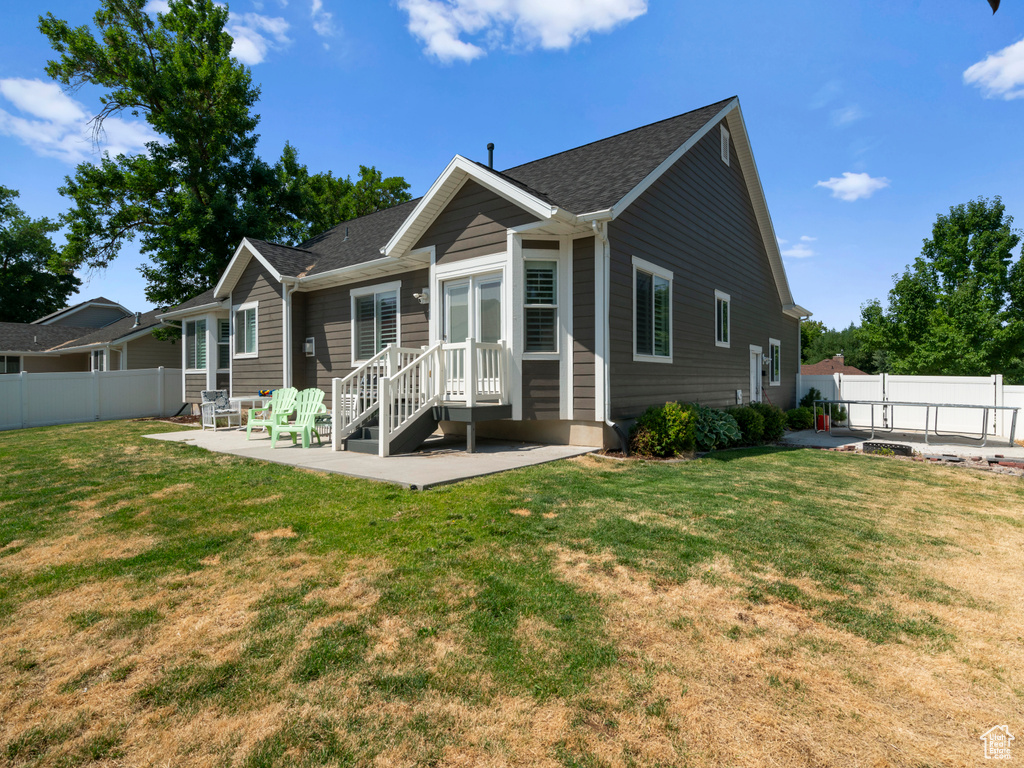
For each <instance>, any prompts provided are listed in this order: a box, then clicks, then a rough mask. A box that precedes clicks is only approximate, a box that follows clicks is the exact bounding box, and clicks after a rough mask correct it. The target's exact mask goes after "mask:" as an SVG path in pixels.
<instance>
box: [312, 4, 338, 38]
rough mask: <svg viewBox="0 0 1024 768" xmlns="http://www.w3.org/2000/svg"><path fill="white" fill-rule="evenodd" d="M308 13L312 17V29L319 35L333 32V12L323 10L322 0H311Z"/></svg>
mask: <svg viewBox="0 0 1024 768" xmlns="http://www.w3.org/2000/svg"><path fill="white" fill-rule="evenodd" d="M309 15H310V17H311V18H312V19H313V31H314V32H316V33H317V34H318V35H320V37H331V36H332V35H333V34H334V32H335V30H334V14H333V13H331V12H330V11H325V10H324V0H313V4H312V6H311V9H310V14H309Z"/></svg>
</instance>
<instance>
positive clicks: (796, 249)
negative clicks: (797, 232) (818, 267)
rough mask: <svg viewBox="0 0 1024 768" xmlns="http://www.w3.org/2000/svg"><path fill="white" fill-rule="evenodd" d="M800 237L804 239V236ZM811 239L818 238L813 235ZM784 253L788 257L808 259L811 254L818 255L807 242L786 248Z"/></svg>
mask: <svg viewBox="0 0 1024 768" xmlns="http://www.w3.org/2000/svg"><path fill="white" fill-rule="evenodd" d="M800 239H801V240H803V239H804V238H802V237H801V238H800ZM810 239H811V240H816V239H817V238H814V237H812V238H810ZM782 255H783V256H785V257H786V258H787V259H807V258H810V257H811V256H816V255H817V254H816V253H815V252H814V251H813V250H812V249H811V248H809V247H808V246H807V244H806V243H797V244H796V245H794V246H793V247H792V248H787V249H786V250H784V251H783V252H782Z"/></svg>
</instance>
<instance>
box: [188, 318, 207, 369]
mask: <svg viewBox="0 0 1024 768" xmlns="http://www.w3.org/2000/svg"><path fill="white" fill-rule="evenodd" d="M198 323H203V335H204V336H205V335H206V334H207V331H208V328H207V327H206V323H207V318H205V317H197V318H196V319H194V320H183V321H182V323H181V351H182V354H183V355H184V356H185V363H184V366H185V373H206V366H205V365H204V366H203V367H202V368H189V366H188V364H189V362H191V361H190V360H189V359H188V326H189V325H190V324H192V325H195V324H198ZM198 343H199V335H198V333H197V334H196V344H197V345H198ZM207 346H209V344H207ZM196 350H197V352H198V346H197V347H196ZM209 364H210V350H209V349H207V350H206V365H209Z"/></svg>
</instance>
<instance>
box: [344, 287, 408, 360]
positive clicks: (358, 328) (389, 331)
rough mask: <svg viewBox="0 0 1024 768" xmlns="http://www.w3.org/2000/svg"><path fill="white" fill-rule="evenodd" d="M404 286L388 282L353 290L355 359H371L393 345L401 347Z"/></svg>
mask: <svg viewBox="0 0 1024 768" xmlns="http://www.w3.org/2000/svg"><path fill="white" fill-rule="evenodd" d="M400 288H401V283H400V282H399V283H386V284H384V285H374V286H369V287H366V288H358V289H355V290H353V291H352V360H353V362H357V361H364V360H369V359H370V358H371V357H373V356H374V355H376V354H377V353H378V352H380V351H381V350H382V349H384V348H385V347H387V346H388V345H389V344H398V343H400V342H399V325H400V323H401V313H400V311H399V308H398V294H399V290H400Z"/></svg>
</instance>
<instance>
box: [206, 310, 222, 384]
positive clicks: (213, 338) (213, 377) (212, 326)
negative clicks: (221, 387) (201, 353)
mask: <svg viewBox="0 0 1024 768" xmlns="http://www.w3.org/2000/svg"><path fill="white" fill-rule="evenodd" d="M218 341H219V339H218V333H217V316H216V315H213V314H210V315H207V316H206V388H207V389H216V388H217V350H218V347H217V343H218Z"/></svg>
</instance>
